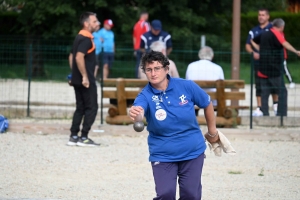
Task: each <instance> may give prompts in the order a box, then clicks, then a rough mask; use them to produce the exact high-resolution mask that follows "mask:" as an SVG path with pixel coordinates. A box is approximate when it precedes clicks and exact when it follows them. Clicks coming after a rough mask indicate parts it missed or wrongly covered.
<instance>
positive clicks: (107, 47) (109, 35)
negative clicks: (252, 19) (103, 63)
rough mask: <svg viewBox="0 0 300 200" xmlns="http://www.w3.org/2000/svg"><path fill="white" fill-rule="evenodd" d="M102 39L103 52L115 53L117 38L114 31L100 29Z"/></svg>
mask: <svg viewBox="0 0 300 200" xmlns="http://www.w3.org/2000/svg"><path fill="white" fill-rule="evenodd" d="M99 32H100V38H102V39H103V42H102V47H103V52H107V53H113V52H114V46H115V36H114V32H113V31H112V30H106V29H105V28H102V29H100V31H99Z"/></svg>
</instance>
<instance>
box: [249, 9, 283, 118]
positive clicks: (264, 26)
mask: <svg viewBox="0 0 300 200" xmlns="http://www.w3.org/2000/svg"><path fill="white" fill-rule="evenodd" d="M269 18H270V15H269V11H268V10H267V9H265V8H261V9H259V10H258V22H259V25H257V26H255V27H254V28H252V29H251V30H250V31H249V34H248V38H247V41H246V45H245V48H246V51H247V52H248V53H250V54H252V53H253V56H254V80H255V89H256V100H257V108H256V110H255V111H254V112H253V116H257V117H259V116H262V115H263V113H262V111H261V85H260V82H259V78H258V77H257V70H258V66H259V60H258V54H257V52H258V50H257V49H255V48H254V47H253V46H252V45H251V39H253V38H254V37H256V36H258V35H260V34H261V33H262V32H264V31H268V30H270V28H272V24H271V23H270V22H269ZM273 102H274V105H275V104H276V105H277V102H278V97H276V95H273ZM276 105H275V107H276Z"/></svg>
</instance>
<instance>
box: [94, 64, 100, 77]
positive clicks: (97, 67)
mask: <svg viewBox="0 0 300 200" xmlns="http://www.w3.org/2000/svg"><path fill="white" fill-rule="evenodd" d="M98 70H99V66H98V65H96V66H95V71H94V76H95V78H96V77H97V74H98Z"/></svg>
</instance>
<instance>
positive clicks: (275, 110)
mask: <svg viewBox="0 0 300 200" xmlns="http://www.w3.org/2000/svg"><path fill="white" fill-rule="evenodd" d="M277 108H278V103H275V104H273V110H274V114H275V116H276V115H277Z"/></svg>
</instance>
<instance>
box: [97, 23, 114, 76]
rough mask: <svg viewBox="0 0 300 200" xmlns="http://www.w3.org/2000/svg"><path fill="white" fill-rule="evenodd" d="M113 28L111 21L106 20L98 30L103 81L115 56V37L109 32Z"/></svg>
mask: <svg viewBox="0 0 300 200" xmlns="http://www.w3.org/2000/svg"><path fill="white" fill-rule="evenodd" d="M113 26H114V24H113V21H112V20H111V19H106V20H105V21H104V23H103V28H102V29H101V30H100V40H101V41H102V47H103V79H106V78H108V76H109V69H110V68H111V67H112V64H113V62H114V56H115V36H114V32H113V31H112V30H111V29H112V27H113Z"/></svg>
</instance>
